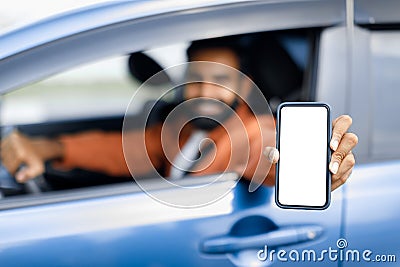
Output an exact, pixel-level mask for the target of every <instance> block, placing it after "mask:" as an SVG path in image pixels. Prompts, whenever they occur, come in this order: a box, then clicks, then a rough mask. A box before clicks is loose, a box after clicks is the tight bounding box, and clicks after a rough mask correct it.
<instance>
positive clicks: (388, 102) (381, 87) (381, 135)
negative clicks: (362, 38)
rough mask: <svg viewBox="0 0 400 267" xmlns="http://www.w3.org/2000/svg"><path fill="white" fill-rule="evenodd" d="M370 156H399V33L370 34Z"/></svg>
mask: <svg viewBox="0 0 400 267" xmlns="http://www.w3.org/2000/svg"><path fill="white" fill-rule="evenodd" d="M371 63H372V64H371V74H372V75H371V81H372V82H371V84H372V85H371V86H372V98H373V99H372V103H373V106H372V107H370V108H371V109H373V110H374V112H373V114H374V115H373V118H372V129H373V133H372V155H373V157H375V158H393V157H398V156H400V153H399V149H398V148H399V146H400V123H399V122H400V119H399V117H398V116H399V113H400V105H399V99H400V75H399V71H400V33H399V32H387V31H382V32H372V33H371Z"/></svg>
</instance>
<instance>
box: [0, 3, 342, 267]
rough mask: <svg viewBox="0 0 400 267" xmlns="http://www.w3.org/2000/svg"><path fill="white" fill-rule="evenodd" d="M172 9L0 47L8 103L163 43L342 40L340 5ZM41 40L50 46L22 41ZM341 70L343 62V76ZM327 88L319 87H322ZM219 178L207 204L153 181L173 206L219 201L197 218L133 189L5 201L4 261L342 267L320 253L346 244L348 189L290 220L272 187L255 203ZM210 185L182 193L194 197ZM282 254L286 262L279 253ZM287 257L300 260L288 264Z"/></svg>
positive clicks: (66, 24) (97, 12)
mask: <svg viewBox="0 0 400 267" xmlns="http://www.w3.org/2000/svg"><path fill="white" fill-rule="evenodd" d="M201 3H202V2H201ZM170 4H171V5H169V6H164V4H163V5H160V6H156V7H155V6H154V5H153V4H152V2H146V1H143V2H138V3H129V2H128V3H126V2H124V3H115V4H110V5H109V6H107V5H105V6H101V7H97V8H95V9H93V10H83V11H80V12H78V13H76V14H70V15H68V16H64V17H59V18H54V19H51V20H48V21H45V22H42V23H40V24H37V25H34V26H31V27H28V28H25V29H24V30H22V31H20V32H17V33H11V34H9V35H6V36H4V38H2V42H1V47H3V48H4V49H2V53H1V61H0V73H1V74H0V77H1V79H0V80H1V82H0V87H1V90H2V92H3V93H4V92H6V91H9V90H12V89H13V88H18V87H20V86H22V85H24V84H26V83H28V82H32V81H34V80H38V79H41V78H44V77H46V76H49V75H50V74H52V73H57V72H61V71H63V70H65V69H68V68H70V67H73V66H76V65H79V64H81V63H83V62H91V61H93V60H96V59H100V58H104V57H106V56H110V55H115V54H119V53H127V52H132V51H139V50H142V49H144V48H146V47H148V46H151V45H153V44H158V43H160V42H161V43H166V44H168V43H170V42H172V41H182V40H194V39H201V38H207V37H216V36H222V35H232V34H240V33H246V32H256V31H267V30H282V29H292V28H308V27H327V26H330V27H332V29H330V30H331V31H335V29H336V28H337V26H336V25H338V24H340V23H342V22H343V20H344V15H343V14H344V11H345V7H344V5H343V3H342V2H341V1H294V2H290V1H284V2H281V3H274V2H269V1H266V2H262V1H259V2H247V1H244V2H242V1H237V2H233V3H229V4H228V3H226V2H222V1H221V2H218V1H216V2H215V3H213V4H196V5H193V6H190V5H189V4H187V5H183V4H182V3H177V4H173V2H171V3H170ZM129 12H132V13H130V14H129ZM127 14H129V15H127ZM238 21H240V22H241V23H238ZM60 25H62V26H63V27H60ZM339 28H340V27H339ZM56 29H57V31H56ZM204 29H207V30H204ZM339 31H340V29H339ZM43 32H46V33H48V35H47V36H46V37H43V35H40V38H38V39H37V40H34V41H32V40H26V39H25V38H27V37H28V36H34V34H35V33H43ZM324 36H325V37H324ZM326 36H327V37H326ZM42 38H47V39H42ZM321 38H322V39H321V41H322V45H321V47H319V46H316V50H315V54H314V55H313V56H314V57H315V56H317V55H319V54H320V53H321V55H322V59H321V60H320V61H319V64H322V65H319V69H317V67H316V66H317V65H316V66H315V67H314V69H312V70H311V73H310V75H311V77H312V81H311V82H310V84H311V85H310V86H311V87H312V88H313V91H312V92H313V93H312V94H311V95H310V97H312V98H317V97H318V94H316V93H319V91H316V87H315V85H312V84H315V79H316V75H317V73H319V72H321V73H322V72H323V71H324V73H325V71H326V70H325V69H323V68H326V67H327V66H325V65H323V64H324V63H323V62H324V61H323V60H325V57H326V56H331V54H330V53H331V52H332V51H331V50H330V49H328V48H329V45H330V43H329V42H330V41H329V40H330V38H329V36H328V34H324V35H323V36H322V37H321ZM17 41H18V42H17ZM11 43H13V44H17V45H16V46H15V47H12V45H11ZM343 64H345V61H343V60H342V61H340V60H339V61H338V65H336V67H337V68H340V67H341V66H343ZM321 68H322V69H323V70H320V69H321ZM322 77H323V78H321V79H320V80H319V82H320V83H324V82H325V80H324V79H325V76H323V75H322ZM343 77H344V76H343ZM342 93H343V94H344V93H345V92H340V97H341V96H342V95H341V94H342ZM320 99H322V100H324V97H320ZM312 100H313V99H312ZM338 105H339V104H338ZM338 110H339V111H340V109H338ZM224 177H225V178H224V179H223V180H222V181H220V182H219V183H212V184H211V185H209V186H207V191H206V193H203V194H194V193H190V192H191V191H188V190H187V188H164V187H163V186H160V185H159V183H158V182H157V181H153V180H149V181H148V182H146V183H148V184H149V188H150V192H151V193H152V192H153V193H154V194H156V195H162V196H164V197H168V198H171V199H178V200H182V199H190V200H192V201H195V202H196V203H203V202H202V201H204V199H207V196H208V195H218V196H221V197H218V198H217V201H213V203H211V204H208V205H200V207H196V208H190V209H181V208H177V207H173V206H168V205H165V204H163V203H160V202H158V201H156V200H155V199H154V198H151V197H150V196H149V194H146V193H144V192H142V191H141V190H140V188H139V187H138V186H137V185H135V184H133V183H127V184H121V185H114V186H105V187H99V188H91V189H81V190H72V191H70V192H68V193H65V192H61V193H45V194H43V195H39V196H26V197H20V198H15V199H10V200H4V201H2V203H1V204H0V206H1V209H2V210H1V211H0V228H1V229H5V231H4V230H3V231H2V234H1V235H2V238H1V240H0V242H1V251H0V261H1V263H2V264H5V265H6V266H7V265H11V266H12V265H15V266H21V265H22V266H25V265H32V266H34V265H42V266H43V265H51V266H54V265H55V266H71V265H74V266H75V265H78V266H79V265H80V266H88V265H93V266H97V265H98V266H110V265H114V266H115V265H118V266H132V265H135V266H176V265H182V264H185V265H189V266H204V265H207V266H235V265H236V266H246V265H247V266H248V265H254V266H263V265H270V264H271V263H273V264H275V266H279V265H281V264H287V263H289V262H290V263H293V264H296V265H304V266H308V265H309V264H310V261H311V262H320V261H323V262H324V263H323V264H324V265H328V266H336V265H338V263H337V262H336V261H332V260H329V259H328V258H326V257H323V256H321V254H320V253H321V252H322V251H323V250H326V249H328V248H329V247H333V248H337V244H336V242H337V240H338V239H339V238H340V237H341V236H342V235H343V229H342V224H341V222H342V212H343V197H342V189H338V190H336V191H335V192H333V194H332V203H331V206H330V207H329V208H328V209H327V210H324V211H300V210H283V209H279V208H277V207H276V205H275V203H274V189H273V188H271V187H260V188H259V189H258V190H257V191H255V192H253V193H249V191H248V183H247V182H246V181H240V182H238V183H236V181H237V179H238V177H236V176H235V175H234V174H225V175H224ZM214 178H215V177H212V176H211V177H203V178H202V179H198V180H196V181H193V180H190V179H188V180H184V181H183V182H184V183H185V185H186V186H188V187H196V186H202V185H206V184H208V183H209V182H210V180H213V179H214ZM280 249H282V250H286V251H287V253H286V254H285V255H283V254H282V253H280V254H278V250H280ZM290 250H296V251H298V252H297V254H296V252H294V253H293V255H291V257H290V255H289V251H290ZM311 250H313V251H314V252H312V251H311ZM322 255H323V254H322ZM278 256H279V258H278ZM304 258H306V259H305V260H304ZM285 259H286V260H285Z"/></svg>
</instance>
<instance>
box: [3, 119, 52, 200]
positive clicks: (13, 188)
mask: <svg viewBox="0 0 400 267" xmlns="http://www.w3.org/2000/svg"><path fill="white" fill-rule="evenodd" d="M15 130H16V128H15V127H14V126H5V127H2V128H1V138H4V137H7V136H8V135H10V134H11V133H12V132H13V131H15ZM19 168H24V166H23V165H21V166H20V167H19ZM47 188H48V185H47V182H46V180H45V179H44V177H43V176H42V175H39V176H38V177H35V178H34V179H31V180H29V181H27V182H26V183H24V184H21V183H18V182H17V181H16V179H15V177H14V176H13V175H11V173H10V172H9V171H8V170H7V168H6V167H5V166H4V165H3V164H2V162H1V160H0V198H3V197H4V194H18V193H22V192H24V191H25V192H28V193H30V194H35V195H37V194H41V193H42V191H44V190H45V189H47Z"/></svg>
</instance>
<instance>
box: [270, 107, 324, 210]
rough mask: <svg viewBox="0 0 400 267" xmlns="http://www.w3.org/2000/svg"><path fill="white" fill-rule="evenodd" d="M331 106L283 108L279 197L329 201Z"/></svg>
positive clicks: (286, 201) (293, 201) (292, 201)
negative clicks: (328, 161) (328, 108)
mask: <svg viewBox="0 0 400 267" xmlns="http://www.w3.org/2000/svg"><path fill="white" fill-rule="evenodd" d="M327 119H328V110H327V108H325V107H321V106H315V107H314V106H283V107H282V109H281V111H280V137H279V138H280V140H279V142H280V149H279V150H280V151H279V152H280V159H279V180H278V183H279V186H278V190H279V192H278V201H279V203H281V204H283V205H291V206H293V205H299V206H313V207H321V206H323V205H325V204H326V202H327V149H328V124H327V123H328V121H327Z"/></svg>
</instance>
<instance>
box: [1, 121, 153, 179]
mask: <svg viewBox="0 0 400 267" xmlns="http://www.w3.org/2000/svg"><path fill="white" fill-rule="evenodd" d="M156 131H157V129H156V128H154V129H148V133H149V134H150V135H151V134H152V133H153V132H156ZM140 134H141V133H139V132H137V133H136V132H132V133H129V135H130V137H129V140H130V142H133V143H135V142H136V143H137V142H140V144H141V143H142V140H143V139H140V136H139V135H140ZM136 135H138V136H136ZM140 144H132V146H131V147H133V148H135V149H132V150H130V151H128V152H127V153H129V158H130V159H131V160H134V161H135V162H138V164H137V165H136V164H135V166H136V167H135V174H136V175H141V174H146V173H147V172H149V171H150V170H152V166H153V165H155V167H157V166H156V165H159V164H161V162H158V161H157V156H156V155H153V154H154V153H152V150H156V148H155V147H154V146H151V145H152V144H150V145H149V147H147V148H145V147H144V146H143V145H140ZM139 148H142V149H139ZM153 148H154V149H153ZM146 152H148V153H150V154H151V157H152V163H153V165H151V164H150V163H149V161H144V160H143V158H146V157H144V155H145V154H143V153H146ZM1 160H2V163H3V165H4V166H5V167H6V168H7V170H8V171H9V172H10V173H11V174H12V175H14V176H15V178H16V179H17V181H18V182H26V181H27V180H29V179H32V178H34V177H36V176H38V175H40V174H42V173H43V172H44V169H45V167H44V166H45V165H44V164H45V162H46V161H48V160H55V166H56V167H57V168H61V169H66V170H67V169H72V168H82V169H86V170H91V171H97V172H103V173H106V174H109V175H111V176H129V175H130V172H129V169H128V167H127V165H126V162H125V157H124V153H123V149H122V134H121V132H102V131H90V132H83V133H78V134H71V135H63V136H61V137H59V138H56V139H49V138H43V137H40V138H32V137H28V136H26V135H24V134H22V133H19V132H13V133H12V134H10V135H9V136H8V137H7V138H5V139H4V140H2V142H1ZM21 165H24V166H25V167H24V168H19V167H20V166H21Z"/></svg>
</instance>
